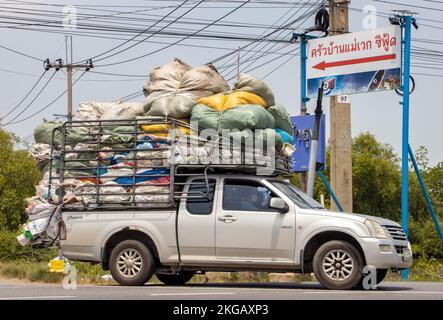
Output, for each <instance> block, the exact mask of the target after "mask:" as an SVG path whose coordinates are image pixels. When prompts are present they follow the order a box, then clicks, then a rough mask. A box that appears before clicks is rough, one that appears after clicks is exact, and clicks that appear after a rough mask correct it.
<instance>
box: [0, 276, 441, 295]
mask: <svg viewBox="0 0 443 320" xmlns="http://www.w3.org/2000/svg"><path fill="white" fill-rule="evenodd" d="M23 299H27V300H37V299H40V300H41V299H51V300H53V299H55V300H84V299H98V300H114V299H119V300H120V299H128V300H155V299H162V300H165V299H170V300H174V299H180V300H241V299H247V300H260V299H266V300H288V299H289V300H317V299H324V300H331V299H349V300H372V299H377V300H379V299H382V300H390V299H395V300H397V299H398V300H408V299H432V300H435V299H437V300H443V282H440V283H438V282H434V283H431V282H386V283H382V284H381V285H379V287H378V289H377V290H370V291H365V290H350V291H332V290H325V289H323V288H322V287H321V286H320V285H319V284H318V283H315V282H304V283H281V282H278V283H243V284H238V283H236V284H219V283H217V284H215V283H214V284H211V283H208V284H191V285H185V286H175V287H174V286H170V287H167V286H164V285H152V284H148V285H145V286H143V287H121V286H113V285H100V286H97V285H79V286H77V289H64V288H63V286H62V284H36V283H23V282H17V281H10V280H2V279H0V300H23Z"/></svg>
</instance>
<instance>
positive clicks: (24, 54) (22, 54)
mask: <svg viewBox="0 0 443 320" xmlns="http://www.w3.org/2000/svg"><path fill="white" fill-rule="evenodd" d="M0 48H2V49H5V50H8V51H10V52H14V53H16V54H19V55H21V56H23V57H26V58H29V59H33V60H37V61H40V62H42V61H43V59H40V58H37V57H33V56H31V55H29V54H26V53H23V52H20V51H17V50H14V49H11V48H8V47H5V46H2V45H0Z"/></svg>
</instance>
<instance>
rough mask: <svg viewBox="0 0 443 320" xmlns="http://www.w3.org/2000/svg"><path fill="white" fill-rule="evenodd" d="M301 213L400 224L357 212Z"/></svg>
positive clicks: (320, 211) (304, 211)
mask: <svg viewBox="0 0 443 320" xmlns="http://www.w3.org/2000/svg"><path fill="white" fill-rule="evenodd" d="M302 213H305V214H315V215H319V216H326V217H333V218H340V219H349V220H353V221H358V222H361V223H364V222H365V220H366V219H370V220H374V221H376V222H378V223H379V224H381V225H390V226H398V227H400V225H399V224H398V223H397V222H395V221H392V220H389V219H385V218H380V217H376V216H370V215H366V214H358V213H349V212H339V211H331V210H303V212H302Z"/></svg>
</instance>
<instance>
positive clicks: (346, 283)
mask: <svg viewBox="0 0 443 320" xmlns="http://www.w3.org/2000/svg"><path fill="white" fill-rule="evenodd" d="M313 262H314V274H315V277H316V278H317V280H318V282H320V283H321V284H322V285H323V286H324V287H326V288H328V289H333V290H347V289H351V288H353V287H354V286H355V285H357V284H358V283H359V282H360V281H361V279H362V270H363V258H362V256H361V254H360V253H359V252H358V250H357V249H356V248H355V247H354V246H353V245H352V244H350V243H348V242H345V241H338V240H334V241H329V242H326V243H325V244H323V245H322V246H320V248H318V249H317V251H316V252H315V255H314V261H313ZM343 262H345V263H343Z"/></svg>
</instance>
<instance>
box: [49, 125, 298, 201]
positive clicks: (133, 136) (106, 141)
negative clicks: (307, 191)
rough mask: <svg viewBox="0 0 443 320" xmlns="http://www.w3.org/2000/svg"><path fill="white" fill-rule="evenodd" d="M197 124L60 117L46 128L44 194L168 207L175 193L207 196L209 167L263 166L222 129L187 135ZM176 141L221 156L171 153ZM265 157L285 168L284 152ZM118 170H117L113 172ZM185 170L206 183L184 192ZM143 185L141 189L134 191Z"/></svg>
mask: <svg viewBox="0 0 443 320" xmlns="http://www.w3.org/2000/svg"><path fill="white" fill-rule="evenodd" d="M198 132H199V131H198V130H197V129H196V128H192V127H191V126H190V125H189V124H188V123H186V122H183V121H180V120H176V119H172V118H162V117H156V118H152V117H149V118H141V117H140V118H135V119H123V120H122V119H118V120H88V121H68V122H65V123H64V124H63V125H62V126H60V127H58V128H56V129H54V131H53V133H52V148H51V161H50V163H49V187H48V195H49V196H51V194H53V195H55V196H56V197H55V198H56V199H58V202H59V204H62V205H63V207H64V208H66V209H69V210H71V209H72V210H91V209H120V210H121V209H122V208H125V207H126V208H127V207H129V208H133V209H136V208H139V209H143V208H154V207H155V208H168V207H174V206H175V205H176V203H177V200H179V199H182V198H204V197H206V196H207V194H208V193H209V188H210V186H209V181H208V174H210V173H231V172H232V173H234V172H235V173H239V172H242V173H249V174H255V172H256V171H257V169H258V168H260V167H264V166H265V164H263V163H259V162H257V161H255V157H252V158H253V160H254V161H252V163H250V160H251V154H250V153H249V154H248V153H247V152H246V151H245V147H244V144H240V145H234V144H233V143H232V140H230V139H226V138H224V137H221V136H217V137H216V139H215V140H212V139H211V140H207V139H201V138H200V137H198V135H193V133H195V134H198ZM189 133H191V134H189ZM144 143H146V144H145V145H143V144H144ZM178 145H181V146H182V147H183V146H185V147H186V148H188V147H189V148H190V150H193V149H192V148H202V149H198V150H197V151H201V150H203V149H204V150H206V149H208V146H211V148H209V150H210V153H211V152H213V153H215V154H216V155H217V156H222V158H223V160H222V163H218V161H212V160H213V159H212V158H210V159H209V160H210V161H206V162H204V163H203V162H202V161H201V159H200V158H198V157H197V158H195V157H194V156H193V155H192V154H191V155H192V156H191V158H192V161H191V160H189V159H188V158H186V156H187V155H186V154H184V155H183V154H180V153H178V155H179V157H181V161H179V160H178V158H179V157H176V156H177V155H176V152H177V150H180V148H178ZM146 146H148V147H150V146H151V147H152V148H144V147H146ZM205 148H206V149H205ZM226 153H227V155H226ZM116 156H117V157H118V156H120V158H122V159H121V161H122V162H117V161H116ZM267 156H271V155H267ZM248 157H249V158H248ZM271 158H272V161H275V169H274V170H273V175H288V174H290V173H291V167H292V165H291V159H290V157H286V156H283V155H280V154H279V153H275V154H274V153H273V154H272V157H271ZM227 159H228V160H229V161H228V162H229V163H226V160H227ZM188 160H189V161H188ZM206 160H208V159H206ZM112 170H116V171H115V172H114V174H112ZM122 170H123V171H124V172H125V174H124V175H122V174H121V173H118V171H122ZM110 172H111V173H110ZM190 176H193V177H201V178H202V179H199V180H200V182H192V183H191V184H193V185H196V184H200V185H204V186H206V191H203V192H202V191H196V192H187V193H186V194H184V193H183V189H184V187H185V186H186V185H188V184H189V183H187V182H186V179H187V177H190ZM111 181H112V184H111V183H109V182H111ZM146 187H150V188H147V189H149V190H148V191H144V192H143V191H142V192H140V191H139V190H140V189H139V188H144V189H146ZM138 189H139V190H138ZM123 190H124V192H123Z"/></svg>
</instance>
